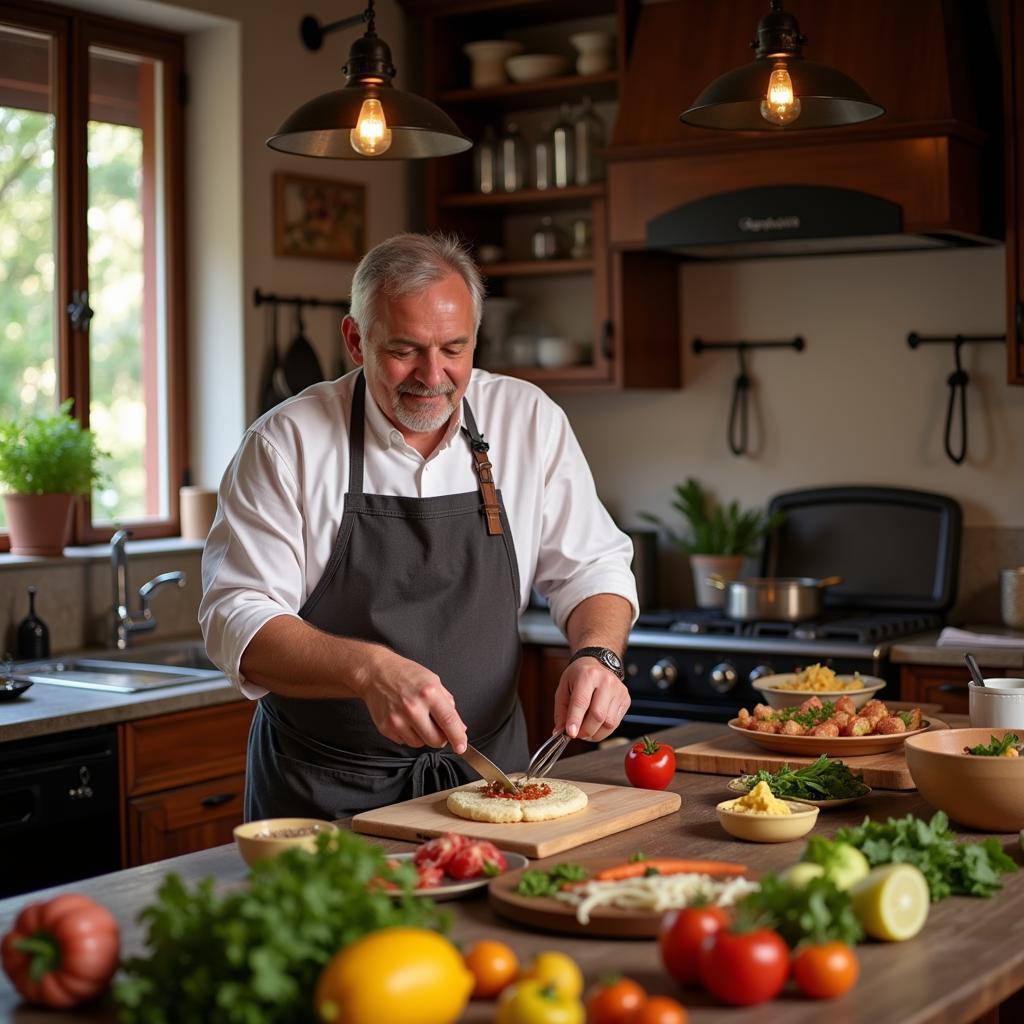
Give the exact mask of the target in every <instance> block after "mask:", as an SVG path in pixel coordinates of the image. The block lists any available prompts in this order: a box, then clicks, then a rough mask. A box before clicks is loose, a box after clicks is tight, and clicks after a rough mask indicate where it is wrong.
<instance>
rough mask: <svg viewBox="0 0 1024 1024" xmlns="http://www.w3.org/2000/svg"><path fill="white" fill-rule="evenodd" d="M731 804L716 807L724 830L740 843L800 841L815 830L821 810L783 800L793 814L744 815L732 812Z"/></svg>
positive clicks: (724, 801)
mask: <svg viewBox="0 0 1024 1024" xmlns="http://www.w3.org/2000/svg"><path fill="white" fill-rule="evenodd" d="M732 802H733V801H732V800H723V801H722V802H721V803H720V804H718V805H717V806H716V807H715V812H716V813H717V814H718V820H719V822H721V825H722V828H724V829H725V831H726V832H728V833H729V835H731V836H735V837H736V838H737V839H746V840H747V841H748V842H751V843H789V842H792V841H793V840H794V839H800V838H802V837H803V836H805V835H807V833H808V832H810V831H811V829H812V828H814V823H815V822H816V821H817V820H818V808H817V807H815V806H813V805H812V804H805V803H801V802H800V801H799V800H784V801H783V803H785V804H787V805H788V807H789V809H790V811H792V814H745V813H743V812H742V811H731V810H729V805H730V804H731V803H732Z"/></svg>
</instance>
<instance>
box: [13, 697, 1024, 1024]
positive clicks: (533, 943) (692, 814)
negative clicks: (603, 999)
mask: <svg viewBox="0 0 1024 1024" xmlns="http://www.w3.org/2000/svg"><path fill="white" fill-rule="evenodd" d="M947 718H949V719H952V722H951V724H954V723H955V724H966V719H964V718H962V716H947ZM723 728H724V727H723V726H720V725H712V724H691V725H687V726H682V727H679V728H675V729H671V730H667V731H666V732H665V733H663V734H661V736H660V737H659V738H662V739H665V740H667V741H668V742H671V743H673V744H674V745H680V744H682V743H687V742H694V741H696V740H700V739H705V738H707V737H709V736H711V735H713V734H714V733H715V732H716V731H721V730H722V729H723ZM622 757H623V749H622V748H621V747H620V748H610V749H607V750H600V751H595V752H593V753H590V754H584V755H582V756H580V757H576V758H572V759H569V760H567V761H565V762H564V770H563V771H562V772H561V773H560V774H561V775H563V776H564V777H565V778H569V779H583V780H593V781H596V782H606V783H617V784H621V783H623V781H624V776H623V772H622ZM726 781H727V780H726V779H725V777H723V776H716V775H698V774H692V773H682V772H677V773H676V776H675V779H674V780H673V782H672V784H671V788H673V789H674V790H676V791H677V792H679V793H680V794H681V795H682V797H683V805H682V809H681V810H680V811H679V812H678V813H677V814H673V815H670V816H668V817H665V818H660V819H659V820H657V821H654V822H651V823H649V824H647V825H642V826H639V827H637V828H635V829H632V830H630V831H629V832H626V833H622V834H619V835H616V836H610V837H608V838H606V839H602V840H599V841H598V842H595V843H591V844H589V845H587V846H584V847H580V848H579V849H578V850H577V851H574V853H573V854H569V855H566V854H563V855H561V856H559V857H556V858H551V860H552V861H557V860H566V859H569V858H571V857H572V856H574V855H575V856H577V857H578V858H581V859H582V858H583V857H595V856H609V855H613V856H618V855H628V854H629V853H632V852H634V851H636V850H638V849H642V850H643V851H644V852H645V853H647V854H649V855H683V856H690V857H709V858H718V859H728V860H739V859H742V860H743V861H744V862H745V863H748V864H750V865H751V866H752V867H754V868H757V869H758V870H761V871H771V870H777V869H781V868H784V867H786V866H787V865H789V864H790V863H792V862H793V861H795V860H796V859H797V858H798V856H799V854H800V852H801V851H802V849H803V841H802V840H801V841H798V842H795V843H785V844H779V845H755V844H747V843H740V842H738V841H735V840H732V839H731V838H730V837H729V836H727V835H726V834H725V833H724V832H723V831H722V829H721V828H720V826H719V824H718V821H717V819H716V817H715V804H716V803H717V802H718V801H720V800H722V799H724V798H725V797H727V796H728V792H727V791H726V789H725V784H726ZM908 813H914V814H917V815H919V816H921V817H929V816H930V815H931V813H932V809H931V808H930V807H929V806H928V805H927V804H925V803H924V801H923V800H922V799H921V798H920V797H919V795H918V794H917V792H916V791H910V792H895V791H892V792H880V791H876V792H875V793H873V794H872V795H871V796H870V797H869V798H868V799H867V800H866V801H863V802H861V803H858V804H854V805H852V806H850V807H844V808H839V809H837V810H835V811H830V812H827V813H822V815H821V816H820V818H819V824H818V826H817V829H816V831H817V832H819V833H820V834H824V835H832V834H834V833H835V831H836V829H838V828H839V827H841V826H842V825H847V824H851V823H859V822H860V821H861V820H862V818H863V816H864V815H865V814H870V815H871V817H873V818H882V819H884V818H885V817H887V816H889V815H892V816H902V815H905V814H908ZM964 838H978V837H977V835H976V834H973V833H967V834H965V835H964ZM1000 838H1001V839H1002V840H1003V841H1004V845H1005V847H1006V849H1007V852H1008V853H1010V855H1011V856H1012V857H1013V858H1014V860H1016V861H1017V863H1018V864H1021V863H1022V857H1021V852H1020V849H1019V846H1018V842H1017V836H1016V835H1012V836H1011V835H1007V836H1002V837H1000ZM382 843H383V845H385V846H387V847H388V848H389V849H394V850H403V849H411V848H412V847H411V846H410V845H409V844H405V843H398V842H391V841H382ZM69 856H73V853H72V852H71V850H70V849H69ZM536 863H537V864H538V865H540V866H544V865H545V864H546V863H547V862H545V861H537V862H536ZM172 870H173V871H176V872H178V874H180V875H182V876H183V877H184V878H185V879H187V880H195V879H198V878H201V877H205V876H214V877H215V878H216V879H217V880H218V884H219V885H220V886H224V887H227V886H231V885H237V884H239V883H240V882H242V881H243V880H244V879H245V876H246V868H245V865H244V864H243V863H242V861H241V859H240V858H239V856H238V854H237V852H236V851H235V849H234V847H233V846H221V847H217V848H216V849H212V850H206V851H204V852H202V853H195V854H189V855H188V856H185V857H177V858H174V859H172V860H167V861H162V862H160V863H157V864H149V865H146V866H144V867H140V868H132V869H130V870H127V871H121V872H117V873H115V874H111V875H104V876H102V877H100V878H97V879H92V880H89V881H84V882H78V883H73V884H71V885H69V886H62V887H60V888H59V889H55V890H48V892H50V893H53V892H59V891H77V892H83V893H85V894H87V895H89V896H91V897H93V898H95V899H98V900H100V901H101V902H103V903H104V904H106V905H107V906H108V907H110V908H111V910H112V911H113V912H114V913H115V914H116V915H117V917H118V919H119V921H120V923H121V927H122V929H123V937H124V952H125V953H126V954H134V953H137V952H139V950H140V947H141V937H142V936H141V932H140V929H139V927H138V926H137V924H136V923H135V916H136V914H137V912H138V910H139V909H140V908H141V907H142V906H143V905H145V904H146V903H148V902H150V901H151V900H152V898H153V895H154V893H155V891H156V888H157V886H158V885H159V883H160V881H161V880H162V878H163V876H164V875H165V874H166V873H167V872H168V871H172ZM36 898H39V897H38V896H37V895H32V896H29V897H14V898H11V899H7V900H3V901H0V929H2V930H3V931H6V930H7V929H8V928H9V927H10V924H11V921H12V919H13V917H14V916H15V915H16V913H17V912H18V910H19V909H20V908H21V907H22V906H23V905H24V904H25V903H26V902H27V901H29V900H32V899H36ZM446 906H447V907H448V908H449V909H450V910H451V911H452V913H453V917H454V920H453V927H452V936H453V938H455V939H456V940H457V941H459V942H461V943H472V942H473V941H475V940H476V939H478V938H481V937H484V936H489V937H498V938H501V939H502V940H504V941H506V942H508V943H509V945H511V946H512V948H513V949H515V950H516V952H517V954H518V955H519V957H520V959H521V960H525V959H528V958H529V957H531V956H532V955H533V954H535V953H537V952H539V951H541V950H544V949H563V950H565V951H567V952H569V953H570V954H571V955H572V956H573V957H575V958H576V959H577V960H578V962H579V963H580V965H581V967H582V968H583V971H584V973H585V975H586V978H587V981H588V983H589V982H590V981H593V980H595V979H596V978H598V977H599V976H600V975H602V974H604V973H608V972H611V971H616V972H619V973H624V974H627V975H629V976H631V977H635V978H636V979H637V980H638V981H639V982H641V984H643V985H644V986H646V987H647V988H648V990H649V991H651V992H662V993H666V994H673V995H676V996H677V997H679V998H681V999H682V1001H683V1002H684V1003H685V1005H686V1006H687V1007H688V1008H689V1010H690V1020H691V1021H692V1022H693V1024H725V1022H729V1024H736V1022H738V1021H742V1024H780V1022H782V1024H818V1022H820V1021H821V1020H822V1019H823V1018H826V1017H827V1019H828V1020H829V1022H830V1024H886V1022H891V1024H897V1022H898V1024H969V1022H972V1021H974V1020H975V1019H976V1018H978V1017H979V1016H980V1015H981V1014H983V1013H984V1012H986V1011H987V1010H989V1009H990V1008H992V1007H994V1006H996V1005H998V1004H999V1003H1000V1002H1002V1001H1003V1000H1005V999H1006V998H1007V997H1008V996H1010V995H1011V994H1012V993H1014V992H1015V991H1017V990H1018V988H1020V986H1021V985H1022V983H1024V944H1021V943H1020V942H1015V941H1013V936H1014V935H1015V934H1017V932H1018V930H1019V927H1020V924H1019V922H1020V920H1021V919H1022V918H1024V871H1022V872H1020V873H1019V874H1014V875H1007V876H1005V887H1004V889H1003V890H1002V891H1001V892H999V893H997V894H996V895H995V896H994V897H993V898H992V899H989V900H984V899H974V898H968V897H952V898H950V899H947V900H944V901H943V902H941V903H939V904H937V905H935V906H933V907H932V912H931V916H930V917H929V920H928V923H927V925H926V926H925V929H924V931H923V932H922V933H921V934H920V935H919V936H918V937H917V938H915V939H913V940H911V941H910V942H906V943H892V944H888V943H869V944H866V945H863V946H861V947H859V949H858V955H859V957H860V962H861V980H860V982H859V983H858V985H857V987H856V988H855V989H854V990H853V992H852V993H851V994H849V995H847V996H845V997H843V998H841V999H839V1000H836V1001H833V1002H829V1003H819V1002H814V1001H809V1000H805V999H802V998H801V997H799V996H798V995H796V994H795V992H793V991H791V990H790V989H787V993H786V995H784V996H783V997H782V998H780V999H778V1000H775V1001H774V1002H770V1003H765V1004H763V1005H762V1006H760V1007H753V1008H750V1009H745V1010H737V1009H735V1008H730V1007H724V1006H720V1005H718V1004H717V1003H715V1001H714V1000H713V999H711V998H710V997H709V996H706V995H704V994H703V993H698V992H689V991H686V992H679V991H677V990H676V989H675V987H674V985H673V983H672V982H671V981H670V980H669V979H668V977H667V976H666V975H665V974H664V972H663V971H662V968H661V964H660V961H659V959H658V954H657V949H656V946H655V944H654V943H653V942H652V941H644V940H630V941H614V940H608V939H593V940H588V939H574V938H569V937H564V936H558V935H552V934H542V933H538V932H528V931H525V930H523V929H521V928H519V927H517V926H515V925H512V924H509V923H506V922H505V921H503V920H502V919H500V918H497V917H495V916H494V914H493V913H492V912H491V910H490V908H489V906H488V904H487V901H486V899H485V898H484V897H482V896H480V897H476V896H474V897H473V898H470V899H464V900H459V901H454V902H451V903H448V904H446ZM493 1016H494V1007H493V1004H490V1003H471V1004H470V1007H469V1009H468V1010H467V1013H466V1015H465V1016H464V1018H463V1020H464V1021H466V1022H474V1024H475V1022H479V1024H482V1022H485V1021H487V1022H489V1021H491V1020H493ZM0 1019H3V1020H9V1021H12V1022H14V1024H42V1022H58V1021H66V1020H68V1019H69V1018H68V1016H67V1015H66V1014H62V1013H60V1012H57V1011H53V1012H44V1011H40V1010H30V1009H28V1008H27V1007H22V1006H19V1004H18V1002H17V997H16V995H15V993H14V992H13V990H12V989H11V988H10V986H9V984H8V983H7V980H6V978H0ZM74 1019H75V1020H76V1021H80V1020H83V1021H95V1022H99V1021H114V1020H115V1019H116V1016H115V1013H114V1008H113V1006H112V1005H109V1006H105V1007H98V1008H95V1009H94V1010H92V1011H90V1012H89V1013H76V1014H75V1016H74ZM382 1024H383V1022H382Z"/></svg>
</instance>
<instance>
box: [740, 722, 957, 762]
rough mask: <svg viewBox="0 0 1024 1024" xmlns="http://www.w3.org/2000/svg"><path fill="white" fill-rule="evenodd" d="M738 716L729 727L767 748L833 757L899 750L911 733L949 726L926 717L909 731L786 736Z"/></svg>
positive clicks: (782, 751) (913, 734) (917, 734)
mask: <svg viewBox="0 0 1024 1024" xmlns="http://www.w3.org/2000/svg"><path fill="white" fill-rule="evenodd" d="M739 721H740V720H739V719H738V718H732V719H730V720H729V722H728V726H729V728H730V729H731V730H732V731H733V732H735V733H739V735H741V736H745V737H746V738H747V739H748V740H750V742H751V743H753V744H755V745H756V746H759V747H762V748H764V749H765V750H775V751H778V752H779V753H783V754H801V755H803V756H805V757H806V756H814V757H818V756H820V755H821V754H828V756H829V757H859V756H862V755H864V754H881V753H883V752H884V751H887V750H896V749H897V748H899V747H902V746H903V743H904V741H905V740H906V738H907V737H908V736H919V735H920V734H921V733H923V732H927V731H928V730H929V729H936V728H938V729H945V728H946V727H947V726H946V723H945V722H940V721H939V720H938V719H937V718H931V719H927V718H926V719H925V720H924V723H923V724H922V726H921V728H920V729H912V730H910V731H908V732H894V733H889V734H888V735H882V736H879V735H875V734H873V733H872V734H871V735H870V736H786V735H785V734H784V733H781V732H755V731H754V730H753V729H744V728H743V726H741V725H740V724H739Z"/></svg>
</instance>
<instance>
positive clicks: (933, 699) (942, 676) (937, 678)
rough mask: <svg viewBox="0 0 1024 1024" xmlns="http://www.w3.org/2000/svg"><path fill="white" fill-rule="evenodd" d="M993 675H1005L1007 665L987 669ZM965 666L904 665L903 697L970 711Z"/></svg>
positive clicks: (963, 711)
mask: <svg viewBox="0 0 1024 1024" xmlns="http://www.w3.org/2000/svg"><path fill="white" fill-rule="evenodd" d="M983 671H984V672H985V673H986V675H988V676H990V677H995V676H1005V675H1006V669H1000V668H992V669H984V668H983ZM969 678H970V677H969V675H968V672H967V669H966V668H952V667H949V666H945V665H901V666H900V699H901V700H905V701H912V702H914V703H929V704H941V705H942V710H943V711H951V712H954V713H956V714H959V715H967V714H970V706H969V701H968V693H967V683H968V680H969Z"/></svg>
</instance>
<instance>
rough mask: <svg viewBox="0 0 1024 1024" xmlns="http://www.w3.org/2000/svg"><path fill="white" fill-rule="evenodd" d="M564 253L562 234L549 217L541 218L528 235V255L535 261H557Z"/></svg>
mask: <svg viewBox="0 0 1024 1024" xmlns="http://www.w3.org/2000/svg"><path fill="white" fill-rule="evenodd" d="M563 252H564V246H563V244H562V233H561V231H559V230H558V228H557V227H555V224H554V221H552V219H551V218H550V217H541V219H540V224H538V225H537V227H536V228H534V231H533V234H532V235H530V255H531V256H533V258H534V259H535V260H554V259H558V258H559V257H560V256H561V255H562V253H563Z"/></svg>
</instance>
